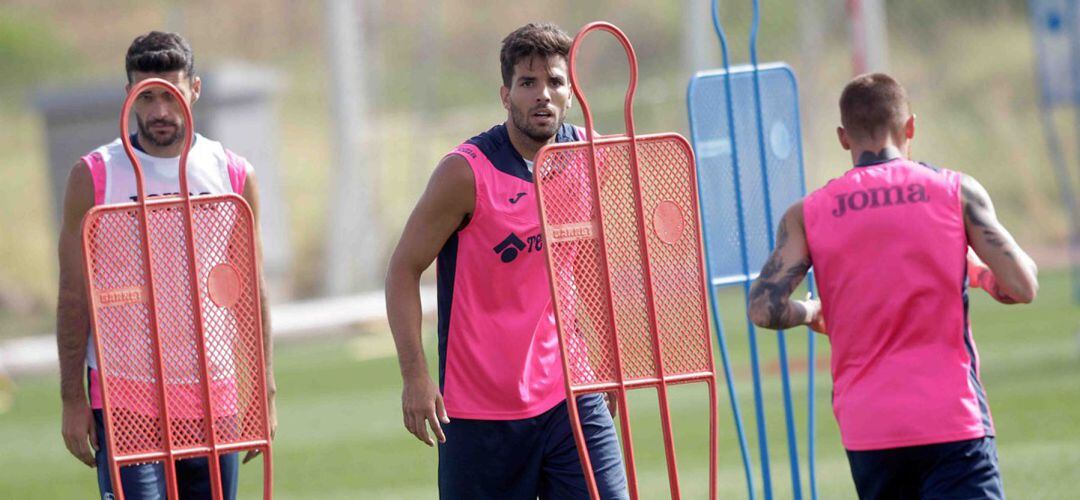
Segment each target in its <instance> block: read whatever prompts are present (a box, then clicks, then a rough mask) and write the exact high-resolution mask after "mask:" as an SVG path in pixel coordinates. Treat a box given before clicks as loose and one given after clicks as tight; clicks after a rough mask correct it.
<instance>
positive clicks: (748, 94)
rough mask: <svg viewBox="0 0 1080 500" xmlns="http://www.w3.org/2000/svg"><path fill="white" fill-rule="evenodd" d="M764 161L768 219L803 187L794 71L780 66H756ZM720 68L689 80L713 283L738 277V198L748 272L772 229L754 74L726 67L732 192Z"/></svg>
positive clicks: (762, 255)
mask: <svg viewBox="0 0 1080 500" xmlns="http://www.w3.org/2000/svg"><path fill="white" fill-rule="evenodd" d="M759 69H760V71H759V81H760V88H761V107H762V109H761V114H762V124H763V127H762V128H763V132H764V136H765V141H764V142H765V144H764V145H765V163H766V165H767V170H766V171H765V172H767V175H768V186H767V187H768V192H769V196H770V198H771V199H770V203H769V205H770V207H769V208H770V210H769V213H771V216H772V223H773V224H772V225H775V224H776V223H778V222H779V221H780V218H781V217H782V216H783V214H784V211H785V210H786V209H787V208H788V207H789V206H790V205H791V204H792V203H794V202H795V201H797V200H798V199H799V198H800V197H801V196H802V194H803V192H804V187H803V185H804V181H803V173H802V142H801V139H800V137H799V134H800V132H799V123H798V116H799V115H798V94H797V91H796V87H795V76H794V74H793V73H792V72H791V70H790V68H788V67H787V66H783V65H766V66H759ZM726 82H727V78H726V77H725V74H724V72H723V71H714V72H706V73H699V74H698V75H696V76H695V77H694V79H693V80H692V81H691V84H690V91H689V95H688V99H689V113H690V121H691V124H692V127H691V130H692V137H693V140H694V144H695V145H696V147H697V154H698V157H697V160H698V178H699V179H700V182H701V188H702V189H701V205H702V220H703V223H704V224H705V226H706V228H707V230H708V233H709V236H710V248H707V249H706V251H707V252H709V261H710V267H711V268H710V269H709V275H710V278H711V279H712V282H713V283H714V284H717V285H721V284H731V283H741V282H742V281H744V280H745V279H747V277H745V276H744V274H743V270H744V263H743V258H742V251H741V248H740V239H741V238H742V237H743V235H742V231H741V230H740V227H739V222H738V217H739V210H738V205H737V204H738V202H739V201H740V200H741V201H742V214H743V217H744V220H743V223H744V227H745V230H746V251H747V261H748V262H746V265H745V269H748V270H749V273H750V274H756V273H757V272H759V271H760V270H761V266H762V265H764V263H765V260H766V259H767V258H768V256H769V252H770V248H769V236H770V233H771V232H772V231H773V230H774V228H773V227H770V224H769V223H768V220H767V219H766V217H765V214H766V206H765V192H766V186H765V175H764V174H763V169H762V168H761V163H762V162H761V154H760V148H759V142H758V129H757V127H758V121H757V118H756V110H755V108H754V102H755V101H754V76H753V72H752V70H751V68H750V67H746V66H743V67H737V68H732V70H731V90H732V102H733V108H734V115H735V119H734V122H735V142H736V144H735V146H736V151H735V153H737V154H738V159H739V180H740V182H739V188H740V189H739V191H740V193H739V194H741V197H740V196H737V193H736V185H735V171H734V159H733V151H732V145H731V140H730V129H729V127H728V120H727V112H728V109H727V102H726V96H725V87H726V85H727V83H726Z"/></svg>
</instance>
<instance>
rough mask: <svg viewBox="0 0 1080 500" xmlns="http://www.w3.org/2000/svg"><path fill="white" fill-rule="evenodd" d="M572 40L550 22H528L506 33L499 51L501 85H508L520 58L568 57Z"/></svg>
mask: <svg viewBox="0 0 1080 500" xmlns="http://www.w3.org/2000/svg"><path fill="white" fill-rule="evenodd" d="M573 43H574V40H573V39H572V38H570V35H567V34H566V32H565V31H563V30H561V29H559V27H558V26H556V25H555V24H552V23H529V24H526V25H525V26H522V27H520V28H518V29H516V30H514V32H513V33H510V34H509V35H506V38H504V39H503V41H502V50H501V51H499V63H500V64H501V65H502V79H503V85H506V86H510V83H511V80H513V78H514V66H516V65H517V63H518V62H520V61H521V60H522V59H528V58H531V57H533V56H540V57H544V58H548V57H551V56H562V57H563V58H564V59H567V60H569V58H570V45H571V44H573Z"/></svg>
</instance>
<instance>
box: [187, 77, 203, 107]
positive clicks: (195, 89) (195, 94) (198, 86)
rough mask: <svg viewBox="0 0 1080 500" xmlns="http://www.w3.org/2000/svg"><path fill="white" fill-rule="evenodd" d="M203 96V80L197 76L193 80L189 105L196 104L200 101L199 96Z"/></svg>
mask: <svg viewBox="0 0 1080 500" xmlns="http://www.w3.org/2000/svg"><path fill="white" fill-rule="evenodd" d="M200 94H202V78H199V77H197V76H195V77H192V78H191V102H190V103H188V105H191V104H195V101H198V100H199V95H200Z"/></svg>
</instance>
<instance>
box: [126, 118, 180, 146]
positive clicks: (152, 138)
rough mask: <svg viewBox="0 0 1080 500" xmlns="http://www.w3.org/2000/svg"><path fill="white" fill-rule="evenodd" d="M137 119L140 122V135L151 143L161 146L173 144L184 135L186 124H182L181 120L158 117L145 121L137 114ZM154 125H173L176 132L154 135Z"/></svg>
mask: <svg viewBox="0 0 1080 500" xmlns="http://www.w3.org/2000/svg"><path fill="white" fill-rule="evenodd" d="M135 121H136V122H137V123H138V124H139V137H140V138H142V139H146V142H149V143H150V144H152V145H154V146H157V147H159V148H165V147H169V146H172V145H173V144H176V142H177V141H179V140H180V139H181V138H183V137H184V126H183V125H181V124H180V122H176V121H172V120H167V119H158V120H152V121H150V123H143V120H142V118H140V117H139V115H135ZM154 125H172V126H173V127H174V132H173V133H172V135H169V136H166V137H164V138H159V136H157V135H154V134H153V133H151V132H150V127H152V126H154Z"/></svg>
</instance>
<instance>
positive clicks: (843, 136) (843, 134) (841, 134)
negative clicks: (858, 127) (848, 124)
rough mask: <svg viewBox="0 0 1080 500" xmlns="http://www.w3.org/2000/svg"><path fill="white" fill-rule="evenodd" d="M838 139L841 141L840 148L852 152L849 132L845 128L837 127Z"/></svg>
mask: <svg viewBox="0 0 1080 500" xmlns="http://www.w3.org/2000/svg"><path fill="white" fill-rule="evenodd" d="M836 138H837V139H840V147H842V148H844V151H849V150H851V141H850V140H849V139H848V136H847V131H846V130H844V127H836Z"/></svg>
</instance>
